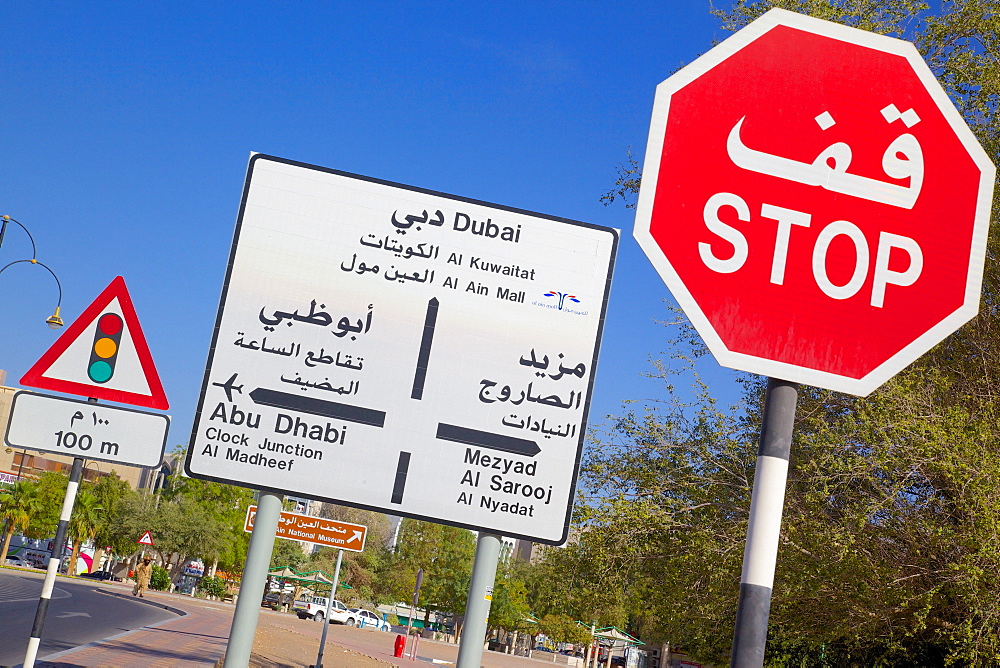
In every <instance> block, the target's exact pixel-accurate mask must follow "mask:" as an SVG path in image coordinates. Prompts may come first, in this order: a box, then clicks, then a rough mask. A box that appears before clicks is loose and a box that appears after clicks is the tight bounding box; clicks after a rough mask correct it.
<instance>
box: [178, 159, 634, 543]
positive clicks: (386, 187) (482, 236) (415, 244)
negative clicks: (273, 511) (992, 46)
mask: <svg viewBox="0 0 1000 668" xmlns="http://www.w3.org/2000/svg"><path fill="white" fill-rule="evenodd" d="M616 244H617V234H616V232H615V231H614V230H610V229H607V228H601V227H596V226H593V225H587V224H584V223H577V222H573V221H567V220H563V219H556V218H551V217H547V216H542V215H539V214H533V213H528V212H525V211H519V210H515V209H510V208H506V207H500V206H497V205H491V204H486V203H483V202H477V201H473V200H468V199H463V198H458V197H453V196H449V195H443V194H441V193H436V192H431V191H426V190H419V189H415V188H408V187H404V186H400V185H397V184H391V183H386V182H382V181H376V180H372V179H366V178H362V177H358V176H355V175H350V174H344V173H341V172H335V171H332V170H327V169H322V168H318V167H312V166H308V165H302V164H299V163H293V162H289V161H287V160H281V159H278V158H273V157H269V156H264V155H255V156H253V158H252V159H251V162H250V167H249V174H248V177H247V186H246V191H245V193H244V197H243V204H242V207H241V211H240V216H239V221H238V224H237V229H236V234H235V238H234V242H233V248H232V254H231V259H230V263H229V268H228V272H227V275H226V282H225V286H224V289H223V295H222V303H221V305H220V309H219V317H218V322H217V325H216V328H215V333H214V336H213V340H212V347H211V351H210V353H209V360H208V366H207V369H206V374H205V378H204V381H203V384H202V394H201V401H200V404H199V407H198V410H197V414H196V416H195V421H194V425H193V429H192V435H191V447H190V449H189V450H188V457H187V460H186V463H185V467H186V471H187V473H188V474H189V475H192V476H194V477H200V478H207V479H212V480H218V481H221V482H227V483H232V484H238V485H244V486H250V487H255V488H258V489H266V490H270V491H273V492H276V493H286V492H287V493H293V494H295V495H299V496H307V497H310V498H315V499H324V500H329V501H332V502H336V503H344V504H347V505H353V506H358V507H363V508H369V509H373V510H379V511H382V512H388V513H393V514H396V515H404V516H409V517H417V518H421V519H428V520H432V521H440V522H446V523H449V524H454V525H458V526H465V527H468V528H470V529H484V530H489V531H491V532H495V533H502V534H504V535H508V536H518V537H525V538H529V539H531V540H536V541H541V542H547V543H559V542H561V541H563V540H565V538H566V532H567V527H568V525H569V515H570V510H571V504H572V498H573V493H574V486H575V482H576V472H577V464H578V462H579V458H580V453H581V451H582V444H583V440H584V436H585V433H584V432H585V427H586V418H587V413H588V410H589V400H590V392H591V388H592V386H593V382H594V367H595V365H596V362H597V353H598V345H599V339H600V334H601V331H602V327H603V318H604V313H605V307H606V299H607V294H608V289H609V286H610V277H611V267H612V262H613V258H614V254H615V249H616Z"/></svg>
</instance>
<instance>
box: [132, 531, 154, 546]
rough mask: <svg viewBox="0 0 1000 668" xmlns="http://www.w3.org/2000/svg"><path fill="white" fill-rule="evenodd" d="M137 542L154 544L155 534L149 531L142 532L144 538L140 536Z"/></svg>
mask: <svg viewBox="0 0 1000 668" xmlns="http://www.w3.org/2000/svg"><path fill="white" fill-rule="evenodd" d="M135 542H137V543H139V545H152V544H153V534H151V533H150V532H148V531H147V532H146V533H144V534H142V538H140V539H139V540H137V541H135Z"/></svg>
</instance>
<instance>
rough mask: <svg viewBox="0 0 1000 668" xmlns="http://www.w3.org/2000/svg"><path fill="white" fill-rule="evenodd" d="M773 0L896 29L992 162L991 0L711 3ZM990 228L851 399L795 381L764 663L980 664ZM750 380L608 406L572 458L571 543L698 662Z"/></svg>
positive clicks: (988, 576)
mask: <svg viewBox="0 0 1000 668" xmlns="http://www.w3.org/2000/svg"><path fill="white" fill-rule="evenodd" d="M773 6H781V7H784V8H786V9H790V10H793V11H799V12H802V13H806V14H812V15H814V16H818V17H821V18H825V19H830V20H834V21H838V22H841V23H845V24H847V25H852V26H855V27H859V28H862V29H866V30H873V31H876V32H880V33H884V34H889V35H893V36H897V37H903V38H906V39H910V40H912V41H914V42H915V43H916V45H917V47H918V49H919V50H920V51H921V53H922V54H923V55H924V57H925V58H926V60H927V62H928V64H929V65H930V67H931V69H932V71H933V72H934V73H935V74H936V75H937V77H938V80H939V81H940V82H941V83H942V85H943V86H944V88H945V90H946V91H947V92H948V94H949V96H950V97H951V99H952V101H953V102H954V103H955V104H956V106H957V107H958V108H959V110H960V112H961V113H962V115H963V117H964V118H965V120H966V122H967V123H968V124H969V126H970V127H971V128H972V130H973V132H974V133H975V134H976V136H977V137H978V138H979V140H980V142H981V143H982V144H983V146H984V148H985V149H986V151H987V153H988V154H989V155H990V157H991V158H992V159H993V161H994V162H997V161H998V158H1000V123H998V122H997V120H998V118H997V114H998V108H1000V13H998V12H997V5H996V2H995V0H989V1H986V0H967V1H964V2H963V1H956V2H944V3H940V4H938V5H935V7H934V9H933V11H932V10H930V9H928V7H927V5H926V4H925V3H920V2H911V1H907V0H880V1H878V2H876V1H874V0H861V1H857V2H855V1H851V2H847V1H846V0H839V1H834V0H788V1H778V2H772V1H767V2H762V1H751V0H737V2H734V3H733V4H732V6H731V7H730V8H729V9H725V10H719V11H716V12H715V13H716V15H717V16H719V17H720V19H721V20H722V22H723V24H724V26H725V27H727V28H729V29H733V30H735V29H738V28H740V27H742V26H744V25H746V24H747V23H748V22H749V21H751V20H753V19H754V18H756V17H757V16H759V15H760V14H761V13H763V12H764V11H766V10H767V9H769V8H771V7H773ZM639 176H640V174H639V173H638V169H637V165H636V163H634V162H632V163H627V164H625V165H622V166H621V167H620V168H619V181H618V183H617V184H616V187H615V189H614V190H612V191H611V192H610V193H608V195H606V196H605V201H606V202H607V203H610V202H611V201H614V200H616V199H619V198H622V197H624V198H625V199H626V202H628V201H629V199H628V198H629V197H631V196H632V195H634V193H635V192H636V189H637V187H638V179H639ZM997 212H998V209H997V200H996V199H995V200H994V203H993V213H994V217H995V215H996V213H997ZM997 243H998V229H997V228H996V226H994V227H992V228H991V232H990V239H989V252H988V259H987V262H986V267H985V275H984V281H983V298H982V307H981V311H980V315H979V316H978V317H977V318H976V319H974V320H973V321H972V322H971V323H969V324H968V325H966V326H965V327H963V328H962V329H960V330H959V331H958V332H956V333H955V334H954V335H952V336H951V337H949V338H948V339H946V340H945V341H944V342H943V343H942V344H940V345H939V346H937V347H935V348H934V349H933V350H932V351H931V352H930V353H928V354H927V355H925V356H924V357H923V358H922V359H921V360H919V361H918V362H917V363H916V364H914V365H912V366H911V367H910V368H909V369H907V370H905V371H904V372H903V373H901V374H899V375H898V376H897V377H896V378H895V379H893V380H892V381H890V382H888V383H886V384H885V385H884V386H883V387H882V388H880V389H879V390H877V391H876V392H875V393H873V394H872V395H871V396H869V397H867V398H853V397H845V396H844V395H840V394H837V393H834V392H826V391H820V390H815V389H809V388H803V389H802V391H801V392H800V399H799V409H798V419H797V424H796V432H795V440H794V443H793V447H792V459H791V462H790V469H789V484H788V492H787V494H786V502H785V516H784V521H783V527H782V534H781V547H780V551H779V558H778V565H777V572H776V576H775V589H774V599H773V601H772V607H771V624H770V634H771V635H770V638H769V644H768V656H767V662H768V664H769V665H775V666H777V665H845V666H853V665H858V666H868V665H886V666H891V665H898V666H912V665H927V666H931V665H933V666H937V665H967V666H990V665H995V664H996V660H997V659H996V657H997V656H998V655H1000V594H998V588H997V577H998V576H997V574H998V573H1000V548H998V544H997V541H996V527H997V526H998V519H1000V518H998V513H1000V507H998V503H997V499H998V496H1000V475H998V474H1000V454H998V452H997V447H996V446H997V443H998V442H1000V430H998V427H997V420H996V417H997V413H998V410H997V409H998V399H1000V386H998V384H997V383H996V382H995V380H994V372H993V370H994V369H996V368H998V363H1000V336H998V333H1000V332H998V330H1000V328H998V314H1000V310H998V307H1000V300H998V295H1000V291H998V287H1000V271H998V269H1000V266H998V263H997V262H996V260H995V258H996V257H997V250H998V248H997ZM690 336H691V333H690V330H689V329H686V330H684V331H683V332H682V335H681V336H680V337H679V338H681V339H684V340H690ZM662 370H663V368H662V367H661V371H662ZM664 379H665V381H666V382H667V385H666V386H665V392H664V394H665V395H667V396H668V397H674V396H675V395H674V394H673V389H674V388H672V387H671V386H670V378H669V377H666V376H664ZM761 384H762V381H761V380H759V379H746V392H745V399H744V403H743V405H742V406H741V407H740V408H738V409H735V410H728V409H726V410H719V409H716V408H714V405H713V404H710V403H708V399H707V398H706V399H705V403H704V404H703V405H702V407H701V408H700V409H699V408H697V407H696V406H693V405H680V404H679V403H678V402H676V400H675V399H673V398H671V399H667V400H665V401H663V402H659V403H654V404H653V405H651V406H647V407H646V408H645V409H643V408H639V409H635V410H633V411H632V412H630V413H626V414H625V415H624V416H623V417H622V418H620V419H618V420H616V421H614V422H612V423H611V424H610V425H609V426H608V428H607V429H605V430H604V431H603V433H602V434H600V436H599V438H598V441H597V442H596V443H595V446H594V448H593V450H592V452H591V456H590V458H589V459H588V462H587V467H586V470H585V472H584V483H585V484H584V489H585V494H586V497H585V499H584V505H583V507H582V511H581V513H580V521H581V524H582V527H583V533H582V534H581V537H580V544H581V546H583V547H587V546H593V547H594V548H595V549H596V550H597V554H599V555H601V556H603V557H604V558H605V559H606V563H607V565H608V568H606V569H604V570H600V571H598V572H596V573H595V575H596V576H597V577H598V578H599V581H600V582H601V583H602V584H603V585H604V586H605V587H609V588H613V587H622V586H625V587H628V589H629V591H630V592H632V593H633V594H634V601H635V604H632V605H629V606H628V608H629V609H628V610H627V613H628V617H629V623H630V624H633V625H641V626H643V627H644V628H646V629H648V630H649V633H648V634H644V635H643V637H644V639H647V640H650V639H655V638H651V637H650V636H659V637H660V638H663V639H669V640H671V642H673V643H681V644H682V645H684V646H685V648H686V649H687V650H688V651H690V652H692V653H694V654H696V655H697V656H700V657H703V658H706V659H712V660H714V661H717V662H724V661H726V660H727V658H728V651H729V638H731V632H732V605H733V602H734V601H735V600H736V592H737V589H738V584H739V565H740V561H741V555H742V542H743V536H744V535H745V528H746V516H747V508H748V501H749V489H750V484H751V481H752V478H753V466H754V461H753V460H754V457H753V454H754V450H755V448H754V441H755V440H756V432H757V429H758V425H759V421H760V412H761V398H762V387H761ZM699 393H700V394H704V395H707V392H706V391H705V390H704V388H702V389H701V390H700V391H699ZM602 541H606V542H604V545H603V547H602Z"/></svg>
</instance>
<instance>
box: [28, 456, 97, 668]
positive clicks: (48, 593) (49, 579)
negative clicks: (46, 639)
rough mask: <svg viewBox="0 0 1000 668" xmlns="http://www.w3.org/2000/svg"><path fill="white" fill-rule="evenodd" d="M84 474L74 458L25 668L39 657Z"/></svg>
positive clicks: (81, 462)
mask: <svg viewBox="0 0 1000 668" xmlns="http://www.w3.org/2000/svg"><path fill="white" fill-rule="evenodd" d="M82 472H83V458H82V457H74V458H73V468H72V469H71V470H70V474H69V484H68V485H66V497H65V498H64V499H63V507H62V512H61V513H59V525H58V527H57V528H56V539H55V542H54V543H53V544H52V555H51V556H50V557H49V567H48V570H47V571H45V580H44V582H43V583H42V595H41V596H40V597H39V599H38V608H37V609H36V610H35V623H34V624H33V625H32V626H31V637H30V638H28V650H27V651H26V652H25V653H24V668H33V666H34V665H35V657H36V656H37V655H38V645H39V643H41V640H42V627H43V626H44V625H45V613H46V612H48V609H49V600H50V599H51V598H52V587H53V585H54V584H55V581H56V573H57V572H58V571H59V565H60V564H61V563H62V558H63V552H64V551H65V550H64V548H65V546H66V528H67V526H68V525H69V518H70V515H72V514H73V503H74V502H75V501H76V490H77V488H78V487H79V486H80V477H81V474H82Z"/></svg>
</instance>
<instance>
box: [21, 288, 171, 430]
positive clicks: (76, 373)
mask: <svg viewBox="0 0 1000 668" xmlns="http://www.w3.org/2000/svg"><path fill="white" fill-rule="evenodd" d="M21 385H26V386H28V387H37V388H39V389H43V390H54V391H56V392H66V393H67V394H78V395H81V396H84V397H93V398H95V399H106V400H108V401H117V402H119V403H123V404H131V405H133V406H145V407H147V408H159V409H164V410H165V409H167V408H169V407H170V404H168V403H167V395H166V394H164V392H163V385H162V384H161V383H160V377H159V376H158V375H157V373H156V367H155V366H154V365H153V357H152V355H150V354H149V347H148V346H147V345H146V337H145V336H143V334H142V327H140V326H139V319H138V318H137V317H136V315H135V307H133V306H132V298H131V297H130V296H129V294H128V290H127V289H126V288H125V279H124V278H122V277H121V276H119V277H117V278H116V279H115V280H113V281H111V285H109V286H108V287H107V288H105V289H104V292H102V293H101V294H100V295H99V296H98V297H97V299H95V300H94V303H93V304H91V305H90V306H88V307H87V308H86V310H84V312H83V313H81V314H80V317H78V318H77V319H76V320H74V321H73V323H72V324H71V325H70V326H69V327H67V328H66V331H65V333H63V335H62V336H60V337H59V338H58V339H57V340H56V342H55V343H54V344H52V347H51V348H49V349H48V350H47V351H46V352H45V354H44V355H42V357H41V359H39V360H38V361H37V362H35V365H34V366H33V367H31V368H30V369H29V370H28V373H26V374H24V377H22V378H21Z"/></svg>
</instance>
